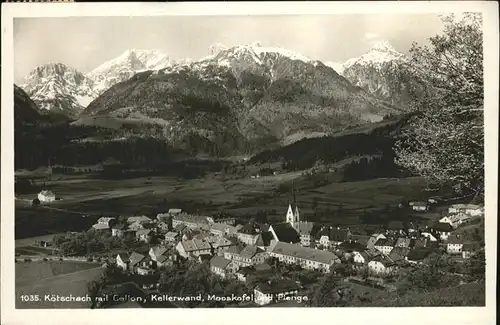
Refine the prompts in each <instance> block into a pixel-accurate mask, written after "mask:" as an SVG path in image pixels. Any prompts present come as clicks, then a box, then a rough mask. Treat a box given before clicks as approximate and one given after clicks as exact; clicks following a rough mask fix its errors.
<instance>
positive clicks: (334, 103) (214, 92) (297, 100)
mask: <svg viewBox="0 0 500 325" xmlns="http://www.w3.org/2000/svg"><path fill="white" fill-rule="evenodd" d="M210 52H211V55H209V56H208V57H206V58H204V59H202V60H200V61H196V62H189V61H187V62H184V63H182V64H174V65H171V66H168V67H166V68H165V69H160V70H158V71H147V72H142V73H138V74H136V75H134V76H133V77H132V78H130V79H128V80H126V81H124V82H121V83H118V84H116V85H114V86H112V87H111V88H110V89H108V90H107V91H105V92H104V93H103V94H102V95H101V96H99V97H98V98H97V99H96V100H94V101H93V102H92V103H90V105H89V106H88V107H87V108H86V109H85V111H84V112H83V114H82V119H81V120H80V121H79V122H77V123H82V121H83V120H86V121H92V119H89V117H93V118H94V119H95V118H99V117H107V118H116V119H121V120H122V121H123V120H127V121H129V122H134V123H135V124H136V125H139V126H137V127H136V131H137V132H139V133H142V134H151V132H154V133H155V135H156V136H158V137H163V138H165V139H167V140H169V141H171V142H172V143H174V144H175V143H177V144H181V145H187V146H193V145H200V146H207V145H208V146H211V147H212V149H214V148H215V149H214V150H215V151H221V152H219V154H229V153H234V152H235V150H236V151H248V150H250V151H254V150H257V148H260V149H262V145H272V144H279V142H280V141H281V140H283V139H285V138H286V137H287V136H290V135H292V134H295V133H299V134H307V133H311V132H331V131H333V130H336V129H337V128H341V127H343V126H346V125H351V124H362V123H369V122H374V121H380V120H381V119H382V117H383V116H385V115H386V114H388V113H398V111H397V110H395V109H394V108H393V107H392V106H390V105H387V104H386V103H384V102H383V101H380V100H379V99H377V98H375V97H373V96H371V95H370V94H368V93H366V92H365V91H364V90H362V89H360V88H359V87H355V86H353V85H351V84H350V83H349V81H347V80H346V79H345V78H343V77H342V76H340V75H339V74H338V73H336V72H335V71H334V70H333V69H331V68H330V67H327V66H325V65H324V64H323V63H321V62H319V61H315V60H312V59H310V58H307V57H305V56H303V55H301V54H299V53H295V52H293V51H290V50H286V49H281V48H267V47H262V46H261V45H260V44H252V45H242V46H235V47H231V48H225V47H224V46H222V45H220V44H219V45H217V46H213V47H212V48H211V51H210ZM141 124H142V126H140V125H141ZM151 126H154V127H151ZM221 147H223V148H221ZM217 148H218V149H217ZM219 149H220V150H219Z"/></svg>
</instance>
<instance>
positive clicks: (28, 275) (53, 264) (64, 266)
mask: <svg viewBox="0 0 500 325" xmlns="http://www.w3.org/2000/svg"><path fill="white" fill-rule="evenodd" d="M103 270H104V269H103V268H101V267H100V265H99V264H96V263H85V262H70V261H63V262H61V261H50V262H28V263H16V308H20V309H35V308H36V309H38V308H89V305H88V304H87V303H86V302H52V301H48V300H45V295H55V296H69V295H73V296H79V297H83V296H85V295H86V294H87V283H88V282H89V281H92V280H97V279H98V278H99V277H100V276H101V274H102V272H103ZM23 295H38V297H39V298H40V301H38V302H36V301H23V300H22V299H21V296H23Z"/></svg>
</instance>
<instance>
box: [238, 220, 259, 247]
mask: <svg viewBox="0 0 500 325" xmlns="http://www.w3.org/2000/svg"><path fill="white" fill-rule="evenodd" d="M261 232H262V230H261V227H260V226H259V225H258V224H257V223H248V224H246V225H243V226H242V227H241V228H240V229H238V231H237V232H236V238H238V240H239V241H240V242H242V243H245V244H247V245H255V244H256V243H257V239H258V238H259V234H260V233H261Z"/></svg>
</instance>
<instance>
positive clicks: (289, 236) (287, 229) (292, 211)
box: [269, 186, 314, 247]
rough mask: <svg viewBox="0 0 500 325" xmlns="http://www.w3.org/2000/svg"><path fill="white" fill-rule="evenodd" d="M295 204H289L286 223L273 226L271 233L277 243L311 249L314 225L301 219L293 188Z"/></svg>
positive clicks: (270, 229)
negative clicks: (299, 245) (298, 245)
mask: <svg viewBox="0 0 500 325" xmlns="http://www.w3.org/2000/svg"><path fill="white" fill-rule="evenodd" d="M292 191H293V203H289V204H288V210H287V212H286V216H285V222H283V223H278V224H274V225H271V227H270V228H269V231H270V232H271V233H272V234H273V237H274V239H275V240H276V241H281V242H286V243H291V244H301V245H302V246H306V247H309V246H310V245H311V231H312V229H313V226H314V223H312V222H308V221H302V220H301V219H300V212H299V207H298V205H297V200H296V197H295V186H293V189H292Z"/></svg>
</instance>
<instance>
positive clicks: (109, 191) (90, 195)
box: [16, 171, 427, 246]
mask: <svg viewBox="0 0 500 325" xmlns="http://www.w3.org/2000/svg"><path fill="white" fill-rule="evenodd" d="M301 174H302V172H300V171H299V172H290V173H283V174H279V175H273V176H263V177H260V178H254V179H252V178H250V177H245V178H240V179H229V180H224V179H222V177H221V176H220V175H217V176H216V175H209V176H207V177H206V178H204V179H189V180H185V179H182V180H181V179H178V178H174V177H164V176H158V177H139V178H133V179H124V180H105V179H96V178H89V177H88V176H85V175H78V176H75V175H71V176H68V177H66V176H62V177H59V176H53V181H51V182H47V183H46V187H47V188H49V189H51V190H52V191H53V192H54V193H55V194H56V196H60V197H61V198H62V200H60V201H55V202H52V203H50V204H49V205H47V206H40V207H31V206H22V205H17V206H16V238H17V239H21V238H26V237H32V236H39V235H45V234H54V233H59V232H65V231H81V230H86V229H89V228H90V227H91V225H92V224H93V223H95V221H96V220H97V219H98V218H99V217H100V216H101V215H109V216H116V215H135V214H150V215H152V216H154V215H155V214H156V213H159V212H164V210H165V209H167V208H170V207H177V206H174V205H177V204H178V203H179V204H180V205H182V206H180V207H181V208H184V209H188V210H191V211H192V212H194V211H197V210H199V211H200V213H213V212H216V211H220V210H224V211H226V212H228V213H232V214H234V215H254V214H255V213H256V212H257V211H259V210H265V211H267V212H268V216H269V218H270V220H274V219H276V220H281V219H282V216H283V215H284V214H285V213H286V209H287V206H288V203H289V201H290V200H292V195H291V193H281V194H279V193H277V192H276V189H277V188H278V187H279V185H280V184H284V183H286V184H290V182H291V180H293V179H297V178H300V177H301ZM426 185H427V184H426V183H425V181H424V180H423V179H421V178H406V179H395V178H394V179H374V180H368V181H359V182H344V183H331V184H328V185H326V186H320V187H312V188H307V189H298V190H297V201H298V204H299V208H300V210H301V213H302V216H303V217H304V218H306V219H308V220H310V221H315V220H311V219H310V217H311V216H312V215H313V212H314V211H313V207H314V204H315V202H316V203H317V206H316V211H318V210H319V211H337V209H338V207H339V206H340V205H342V213H335V216H336V218H342V219H343V220H344V221H346V222H351V221H349V220H350V219H348V218H352V222H353V223H354V222H356V218H357V216H358V215H359V214H360V213H361V212H362V211H363V210H365V209H367V210H369V209H379V208H381V207H383V206H385V205H392V206H395V205H397V204H398V203H399V201H400V200H401V199H402V198H406V199H414V198H415V197H419V196H420V195H421V193H422V189H423V188H425V186H426ZM24 196H25V198H29V197H34V196H36V193H32V194H28V195H24ZM165 202H166V204H165ZM170 204H172V205H170ZM273 210H275V212H274V215H273V212H272V211H273ZM84 215H85V216H86V217H83V216H84ZM308 216H309V218H308ZM321 221H327V220H321ZM18 246H25V245H18Z"/></svg>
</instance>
